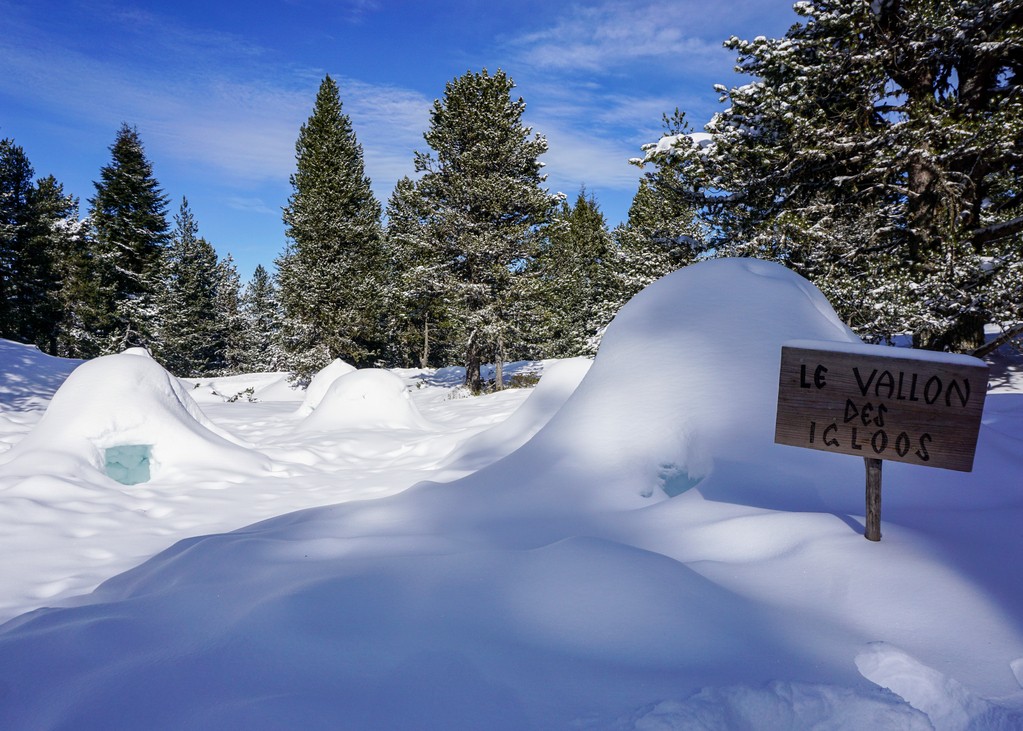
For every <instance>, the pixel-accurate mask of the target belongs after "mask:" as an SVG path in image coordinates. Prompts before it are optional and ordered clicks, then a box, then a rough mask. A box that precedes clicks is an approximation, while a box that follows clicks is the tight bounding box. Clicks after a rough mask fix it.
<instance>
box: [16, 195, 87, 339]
mask: <svg viewBox="0 0 1023 731" xmlns="http://www.w3.org/2000/svg"><path fill="white" fill-rule="evenodd" d="M31 207H32V221H31V224H30V226H29V231H28V248H29V251H31V252H33V256H32V257H31V261H30V262H29V266H28V267H27V271H25V272H24V273H23V274H22V275H21V276H22V278H23V279H24V281H25V286H26V289H28V288H30V289H31V294H30V295H29V297H30V299H31V301H32V302H33V304H32V306H31V309H30V311H29V313H28V315H27V316H26V317H25V318H24V322H25V325H26V331H25V334H24V337H25V339H26V342H32V343H34V344H35V345H37V346H39V348H40V349H42V350H44V351H45V352H47V353H50V354H52V355H56V354H57V353H58V351H59V349H60V343H61V341H62V339H63V338H64V335H65V333H66V332H67V331H68V323H69V322H70V321H71V313H72V312H73V311H74V308H75V306H76V303H75V302H74V301H72V300H70V299H69V298H68V297H67V296H66V292H67V288H68V281H69V279H70V278H71V277H72V276H73V275H74V272H73V270H72V269H71V265H72V263H73V262H74V261H75V253H76V249H78V248H79V247H81V246H83V245H84V236H85V227H84V224H83V222H82V221H80V220H79V219H78V199H77V198H75V197H74V196H71V195H65V194H64V188H63V186H62V185H61V184H60V183H59V182H57V180H56V178H54V177H53V176H52V175H48V176H46V177H44V178H40V179H39V180H38V181H36V185H35V187H34V188H33V189H32V195H31Z"/></svg>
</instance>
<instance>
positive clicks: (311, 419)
mask: <svg viewBox="0 0 1023 731" xmlns="http://www.w3.org/2000/svg"><path fill="white" fill-rule="evenodd" d="M301 428H302V429H304V430H310V431H334V430H343V429H363V428H368V429H427V428H429V423H428V422H427V420H426V419H425V418H424V417H423V415H422V414H421V413H419V409H417V408H416V405H415V404H414V403H413V402H412V396H411V394H410V393H409V390H408V388H407V387H406V385H405V382H404V381H403V380H402V379H401V378H399V377H398V376H396V375H395V374H393V373H391V372H390V371H386V370H383V369H381V368H364V369H362V370H357V371H353V372H351V373H349V374H347V375H344V376H341V377H340V378H338V379H336V380H335V381H334V382H333V383H331V384H330V387H329V388H328V389H327V391H326V392H325V393H324V394H323V398H322V399H321V400H320V402H319V404H318V405H317V406H316V408H315V409H313V411H312V413H311V414H309V416H307V417H306V418H305V420H303V421H302V424H301Z"/></svg>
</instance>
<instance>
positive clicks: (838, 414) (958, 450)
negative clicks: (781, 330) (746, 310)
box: [774, 341, 988, 541]
mask: <svg viewBox="0 0 1023 731" xmlns="http://www.w3.org/2000/svg"><path fill="white" fill-rule="evenodd" d="M987 370H988V369H987V365H986V364H985V363H984V362H983V361H981V360H978V359H977V358H972V357H970V356H967V355H953V354H949V353H932V352H930V351H921V350H908V349H905V348H890V347H885V346H880V345H860V344H854V343H837V342H836V343H832V342H823V341H794V342H791V343H787V344H785V345H784V346H782V349H781V369H780V375H779V381H778V414H777V419H776V421H775V432H774V441H775V442H776V443H778V444H787V445H790V446H794V447H806V448H808V449H819V450H823V451H825V452H837V453H839V454H849V455H854V456H857V457H863V458H864V460H865V464H866V472H867V475H866V483H867V500H866V502H867V505H866V529H865V530H864V535H865V536H866V537H867V538H868V539H869V540H872V541H878V540H881V461H882V460H893V461H896V462H908V463H910V464H916V465H921V466H925V467H941V468H944V469H950V470H959V471H962V472H969V471H971V470H972V469H973V455H974V451H975V450H976V447H977V435H978V433H979V431H980V418H981V414H982V413H983V410H984V397H985V396H986V394H987Z"/></svg>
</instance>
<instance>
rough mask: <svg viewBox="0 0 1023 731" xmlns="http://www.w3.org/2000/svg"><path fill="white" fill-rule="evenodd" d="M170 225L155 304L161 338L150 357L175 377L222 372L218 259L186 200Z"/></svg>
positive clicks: (183, 199) (183, 200)
mask: <svg viewBox="0 0 1023 731" xmlns="http://www.w3.org/2000/svg"><path fill="white" fill-rule="evenodd" d="M174 222H175V228H174V231H173V232H172V233H171V242H170V247H169V249H168V251H167V257H166V267H165V269H164V281H163V287H162V288H161V293H160V296H159V298H158V309H159V311H160V312H161V314H162V317H161V320H160V333H159V335H160V337H159V338H158V339H157V342H158V345H157V347H156V348H154V353H153V354H154V356H155V357H156V358H157V359H158V360H159V361H160V362H161V363H162V364H163V365H164V367H165V368H167V370H169V371H170V372H171V373H173V374H174V375H176V376H180V377H196V376H204V375H209V374H211V373H214V372H216V371H218V370H220V369H222V367H223V351H224V345H223V343H222V342H221V340H222V333H221V328H222V325H221V321H220V316H219V313H218V312H217V298H218V290H219V287H220V282H219V275H218V271H217V267H218V262H217V254H216V252H215V251H214V249H213V247H212V246H211V245H210V244H209V242H207V241H206V240H205V239H204V238H202V237H200V236H199V225H198V223H197V222H196V220H195V216H194V215H193V214H192V210H191V209H190V208H189V206H188V199H187V198H182V199H181V207H180V208H179V210H178V214H177V215H176V216H175V217H174Z"/></svg>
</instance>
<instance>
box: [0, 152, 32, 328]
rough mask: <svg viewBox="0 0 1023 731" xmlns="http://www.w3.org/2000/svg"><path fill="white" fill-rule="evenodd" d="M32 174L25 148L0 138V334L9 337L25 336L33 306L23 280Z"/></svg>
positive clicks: (27, 261)
mask: <svg viewBox="0 0 1023 731" xmlns="http://www.w3.org/2000/svg"><path fill="white" fill-rule="evenodd" d="M33 175H34V171H33V170H32V165H31V163H29V161H28V156H27V155H25V151H24V150H23V149H22V148H21V147H19V146H18V145H15V144H14V141H13V140H10V139H3V140H0V337H4V338H10V339H12V340H24V339H25V338H26V337H27V335H28V333H27V330H28V329H29V326H28V324H27V322H26V320H27V318H28V317H29V314H30V312H31V309H32V305H33V301H32V287H31V284H30V283H29V282H27V281H26V274H27V272H26V270H27V269H31V268H32V264H31V260H32V259H34V258H35V257H34V256H33V254H34V252H32V251H31V248H30V245H29V237H30V228H31V224H32V217H33V216H32V176H33ZM26 342H27V341H26Z"/></svg>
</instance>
